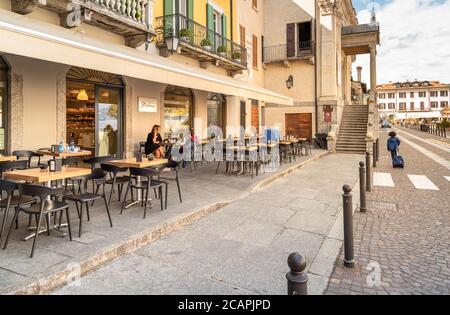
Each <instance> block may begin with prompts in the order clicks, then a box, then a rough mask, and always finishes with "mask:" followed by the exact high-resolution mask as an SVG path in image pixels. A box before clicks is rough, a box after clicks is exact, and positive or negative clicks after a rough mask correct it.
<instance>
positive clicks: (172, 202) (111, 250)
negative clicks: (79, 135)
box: [0, 149, 328, 294]
mask: <svg viewBox="0 0 450 315" xmlns="http://www.w3.org/2000/svg"><path fill="white" fill-rule="evenodd" d="M327 153H328V152H326V151H323V150H314V149H313V151H312V155H309V156H305V157H302V158H299V159H297V160H296V161H295V162H294V161H293V162H292V163H288V164H284V165H283V166H282V167H280V168H279V169H276V170H274V171H273V172H271V173H269V172H266V173H264V172H262V173H261V174H260V176H258V177H255V178H254V179H252V178H251V175H248V174H246V175H242V176H238V177H237V176H229V175H226V174H224V167H222V168H221V169H220V172H219V174H217V175H216V165H217V164H216V163H202V165H199V168H198V170H197V171H196V172H191V171H190V170H189V169H183V170H181V173H180V178H181V190H182V194H183V203H182V204H180V203H179V199H178V192H177V189H176V185H170V187H169V198H168V200H169V204H168V209H167V210H165V211H160V209H159V203H158V202H154V206H153V208H152V209H149V211H148V213H147V219H146V220H143V219H142V216H143V208H141V207H132V208H130V209H127V210H126V211H125V212H124V214H123V215H120V214H119V213H120V206H121V203H120V202H118V201H117V196H114V198H113V201H112V203H111V214H112V220H113V224H114V227H113V228H110V227H109V224H108V219H107V217H106V211H105V208H104V203H103V202H102V201H99V202H96V203H95V206H94V207H92V208H91V211H90V212H91V221H90V222H86V221H85V222H84V223H83V234H82V237H81V238H79V237H78V223H79V220H78V219H76V218H77V215H76V208H75V206H74V205H73V204H71V212H72V215H71V218H72V219H73V222H72V231H73V234H74V240H73V242H69V241H68V237H66V238H61V237H58V236H57V235H56V234H54V233H53V232H52V235H51V236H47V235H46V234H43V235H42V236H40V237H39V239H38V243H37V249H36V252H35V256H34V258H33V259H30V258H29V254H30V250H31V241H28V242H24V241H23V240H22V239H23V237H24V236H25V235H27V234H28V233H30V231H28V229H27V228H26V226H27V223H28V218H27V217H25V216H22V217H21V220H20V227H19V229H18V230H14V231H13V233H12V235H11V242H10V245H9V246H8V249H7V250H5V251H3V250H0V294H11V293H19V294H30V293H31V294H36V293H46V292H49V291H50V290H53V289H54V288H55V287H58V286H61V285H63V284H65V283H66V279H67V278H68V277H71V275H72V274H73V273H77V272H81V274H85V273H88V272H90V271H92V270H95V269H96V268H98V267H99V266H101V265H103V264H105V263H108V262H109V261H111V260H112V259H115V258H117V257H120V256H123V255H125V254H127V253H129V252H132V251H134V250H136V249H137V248H140V247H141V246H143V245H147V244H148V243H150V242H153V241H155V240H158V239H159V238H161V236H164V235H167V234H168V233H170V232H172V231H174V230H176V229H178V228H181V227H183V226H185V225H186V224H189V223H192V222H193V221H195V220H198V219H200V218H202V217H204V216H205V215H208V214H210V213H212V212H214V211H216V210H217V209H219V208H221V207H223V206H225V205H227V204H229V203H230V202H233V201H235V200H238V199H240V198H244V197H246V196H247V195H248V194H250V193H251V192H254V191H258V190H260V189H261V188H262V187H264V186H265V185H268V184H270V183H272V182H273V181H274V180H276V179H278V178H282V177H283V176H286V175H288V174H290V173H291V172H292V171H293V170H294V169H296V168H298V167H302V166H304V165H307V164H308V163H309V162H311V161H314V160H316V159H320V158H321V157H322V156H324V155H326V154H327ZM108 194H109V192H108ZM0 218H3V212H0ZM9 219H10V220H11V219H12V215H10V216H9ZM8 224H9V223H8Z"/></svg>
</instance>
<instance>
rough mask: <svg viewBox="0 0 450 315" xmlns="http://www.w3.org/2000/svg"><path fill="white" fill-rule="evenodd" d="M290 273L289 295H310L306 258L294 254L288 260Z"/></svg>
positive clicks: (288, 281)
mask: <svg viewBox="0 0 450 315" xmlns="http://www.w3.org/2000/svg"><path fill="white" fill-rule="evenodd" d="M287 263H288V266H289V269H290V271H289V272H288V273H287V274H286V279H287V292H288V295H308V280H309V279H308V275H307V274H306V272H305V270H306V257H305V256H304V255H302V254H299V253H292V254H290V255H289V257H288V260H287Z"/></svg>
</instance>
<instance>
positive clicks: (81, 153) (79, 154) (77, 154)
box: [37, 150, 92, 158]
mask: <svg viewBox="0 0 450 315" xmlns="http://www.w3.org/2000/svg"><path fill="white" fill-rule="evenodd" d="M37 153H39V154H42V155H49V156H53V157H59V158H68V157H82V156H89V155H92V152H91V151H87V150H81V151H78V152H62V153H56V152H52V151H50V150H39V151H37Z"/></svg>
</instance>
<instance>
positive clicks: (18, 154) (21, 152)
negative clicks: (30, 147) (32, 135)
mask: <svg viewBox="0 0 450 315" xmlns="http://www.w3.org/2000/svg"><path fill="white" fill-rule="evenodd" d="M12 155H13V156H15V157H16V158H17V159H18V160H19V159H21V158H26V159H28V168H31V162H32V159H33V158H34V157H36V158H38V161H37V164H36V166H35V168H36V167H40V166H42V165H44V164H42V163H41V157H42V156H43V155H42V154H38V153H36V152H33V151H26V150H19V151H14V152H13V153H12Z"/></svg>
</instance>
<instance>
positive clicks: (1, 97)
mask: <svg viewBox="0 0 450 315" xmlns="http://www.w3.org/2000/svg"><path fill="white" fill-rule="evenodd" d="M8 89H9V66H8V64H7V63H6V61H5V60H4V59H3V58H2V57H1V56H0V153H1V154H5V153H6V150H7V139H8V134H7V132H8V127H7V124H8V112H7V110H8Z"/></svg>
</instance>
